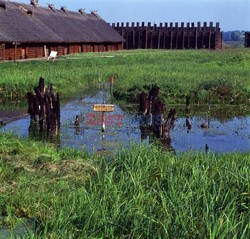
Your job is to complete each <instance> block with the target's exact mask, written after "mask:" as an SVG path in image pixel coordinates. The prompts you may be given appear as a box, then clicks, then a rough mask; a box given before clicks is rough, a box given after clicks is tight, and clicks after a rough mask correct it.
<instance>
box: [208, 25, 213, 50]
mask: <svg viewBox="0 0 250 239" xmlns="http://www.w3.org/2000/svg"><path fill="white" fill-rule="evenodd" d="M212 30H213V22H210V25H209V36H208V48H209V50H210V49H211V39H212Z"/></svg>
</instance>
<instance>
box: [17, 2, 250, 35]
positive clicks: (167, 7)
mask: <svg viewBox="0 0 250 239" xmlns="http://www.w3.org/2000/svg"><path fill="white" fill-rule="evenodd" d="M13 1H16V2H18V1H19V2H24V3H29V2H30V1H29V0H13ZM47 3H52V4H54V5H55V7H56V8H60V7H61V6H66V7H67V8H68V9H69V10H74V11H77V10H78V9H80V8H85V9H86V12H90V11H91V10H97V12H98V14H99V15H100V16H101V17H102V18H103V19H104V20H105V21H106V22H109V23H113V22H115V23H116V22H152V23H160V22H179V23H180V22H185V23H186V22H202V23H203V22H211V21H212V22H220V26H221V30H222V31H231V30H245V31H250V0H39V5H41V6H47Z"/></svg>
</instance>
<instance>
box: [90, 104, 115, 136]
mask: <svg viewBox="0 0 250 239" xmlns="http://www.w3.org/2000/svg"><path fill="white" fill-rule="evenodd" d="M114 109H115V106H114V105H108V104H95V105H94V112H102V132H105V119H104V114H105V112H113V111H114Z"/></svg>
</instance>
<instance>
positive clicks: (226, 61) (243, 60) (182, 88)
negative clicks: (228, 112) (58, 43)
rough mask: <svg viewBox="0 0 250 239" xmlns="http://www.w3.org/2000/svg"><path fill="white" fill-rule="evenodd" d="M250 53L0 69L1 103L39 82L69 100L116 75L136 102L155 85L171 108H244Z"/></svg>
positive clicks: (137, 54)
mask: <svg viewBox="0 0 250 239" xmlns="http://www.w3.org/2000/svg"><path fill="white" fill-rule="evenodd" d="M249 53H250V50H249V49H229V50H223V51H205V50H197V51H194V50H182V51H165V50H138V51H123V52H112V53H110V52H108V53H88V54H78V55H72V56H66V57H65V58H61V60H58V61H56V62H46V61H32V62H18V63H13V62H9V63H2V64H0V68H1V70H0V98H2V99H3V98H12V99H15V98H22V97H24V96H25V94H26V92H27V91H28V90H31V89H32V88H33V87H34V85H36V84H37V81H38V79H39V77H40V76H44V77H45V79H46V80H47V82H49V83H53V84H54V85H55V86H56V88H57V89H58V91H60V92H61V93H62V95H63V96H64V97H66V96H72V95H73V94H74V93H75V92H79V91H81V90H82V89H84V88H85V87H86V86H87V85H88V84H89V83H93V82H94V83H95V82H98V81H106V80H107V79H108V78H109V77H110V75H112V74H115V75H116V84H115V89H114V91H115V96H116V98H117V99H120V100H134V99H135V97H136V94H137V93H138V92H140V91H141V90H147V89H148V88H149V87H150V86H151V85H152V84H155V83H156V84H158V85H159V86H160V88H161V94H162V98H163V99H165V100H166V101H168V103H170V102H173V103H180V102H184V100H185V96H186V95H190V96H191V97H192V99H193V101H195V102H199V103H200V102H206V101H207V98H208V92H211V95H212V101H214V102H226V103H233V104H234V103H243V102H247V101H248V98H250V82H249V79H250V54H249Z"/></svg>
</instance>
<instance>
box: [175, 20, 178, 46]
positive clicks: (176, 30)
mask: <svg viewBox="0 0 250 239" xmlns="http://www.w3.org/2000/svg"><path fill="white" fill-rule="evenodd" d="M175 35H176V37H175V41H176V42H175V49H178V35H179V27H178V22H176V23H175Z"/></svg>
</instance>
